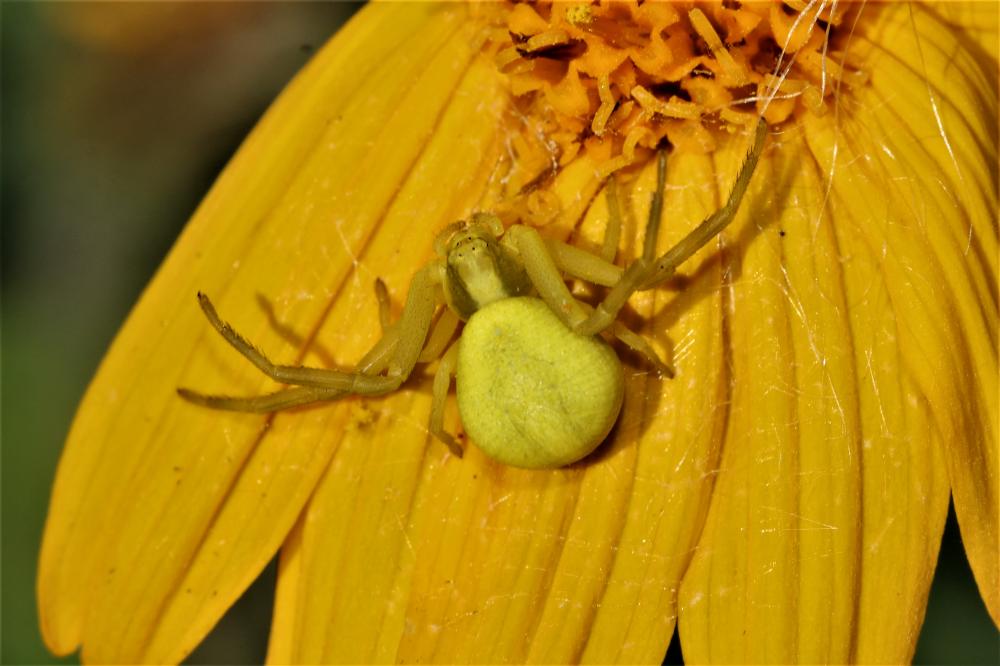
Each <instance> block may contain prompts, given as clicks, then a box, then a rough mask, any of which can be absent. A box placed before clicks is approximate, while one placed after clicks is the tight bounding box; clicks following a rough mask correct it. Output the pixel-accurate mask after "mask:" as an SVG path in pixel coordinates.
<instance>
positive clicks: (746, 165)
mask: <svg viewBox="0 0 1000 666" xmlns="http://www.w3.org/2000/svg"><path fill="white" fill-rule="evenodd" d="M766 137H767V123H766V122H765V121H764V119H763V118H762V119H761V120H760V121H759V122H758V123H757V129H756V132H755V134H754V142H753V145H752V147H751V148H750V151H749V152H748V153H747V156H746V159H745V160H744V162H743V166H742V167H740V171H739V174H738V175H737V176H736V183H735V184H734V185H733V189H732V191H731V192H730V194H729V198H728V200H727V201H726V203H725V205H724V206H723V207H722V208H720V209H719V210H717V211H716V212H715V213H713V214H712V215H710V216H709V217H708V218H706V219H705V220H703V221H702V222H701V224H699V225H698V226H697V227H695V228H694V229H693V230H692V231H691V232H690V233H688V235H687V236H685V237H684V238H683V239H681V241H680V242H678V243H677V244H676V245H675V246H673V247H672V248H670V249H669V250H668V251H667V252H666V253H665V254H663V255H662V256H661V257H660V258H658V259H655V252H656V239H657V236H658V235H659V228H660V216H661V213H662V211H663V190H664V188H665V185H666V156H665V154H664V153H660V159H659V162H658V164H657V174H656V192H655V193H654V194H653V200H652V203H651V205H650V207H649V222H647V224H646V238H645V243H644V245H643V252H642V256H641V257H639V258H638V259H636V260H635V261H634V262H633V263H632V264H631V265H629V267H628V268H626V269H625V272H624V273H623V274H622V277H621V279H620V280H619V281H618V283H617V284H615V285H614V286H613V287H612V288H611V291H610V292H608V295H607V296H606V297H605V299H604V300H603V301H601V303H599V304H598V305H597V307H596V308H594V311H593V312H592V313H591V314H590V316H589V317H587V319H586V320H584V321H582V322H580V323H579V324H577V325H576V326H575V330H576V332H577V333H580V334H581V335H594V334H595V333H599V332H600V331H603V330H604V329H606V328H608V327H609V326H611V325H612V324H613V323H614V321H615V319H616V318H617V317H618V312H619V311H620V310H621V309H622V307H624V305H625V302H626V301H628V299H629V297H630V296H631V295H632V294H633V293H635V292H636V291H638V290H640V289H648V288H650V287H652V286H654V285H656V284H658V283H660V282H662V281H664V280H668V279H670V278H671V277H672V276H673V274H674V272H675V271H676V270H677V267H678V266H680V265H681V264H682V263H684V261H686V260H687V259H688V258H690V257H691V255H693V254H694V253H695V252H697V251H698V250H699V249H701V247H702V246H704V245H705V244H706V243H708V242H709V241H710V240H711V239H712V238H714V237H715V236H716V235H718V234H719V232H721V231H722V230H723V229H724V228H725V227H726V226H727V225H728V224H729V223H730V222H732V220H733V218H734V217H735V216H736V211H737V210H739V207H740V202H741V201H742V200H743V195H744V194H746V190H747V186H749V184H750V178H751V177H752V176H753V173H754V170H755V169H756V168H757V161H758V160H759V159H760V154H761V152H762V151H763V149H764V139H765V138H766Z"/></svg>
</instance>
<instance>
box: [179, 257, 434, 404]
mask: <svg viewBox="0 0 1000 666" xmlns="http://www.w3.org/2000/svg"><path fill="white" fill-rule="evenodd" d="M436 268H437V267H436V266H435V265H433V264H431V265H428V266H425V267H424V268H422V269H421V270H420V271H418V272H417V273H416V275H414V277H413V281H412V282H411V283H410V291H409V294H408V295H407V300H406V305H405V306H404V308H403V314H402V316H401V317H400V320H399V322H397V323H396V325H395V326H392V327H390V328H389V329H387V330H386V333H385V335H384V337H383V338H382V340H380V341H379V342H378V343H376V344H375V347H373V348H372V351H371V352H369V354H367V355H366V357H365V359H368V362H367V364H366V363H365V362H364V360H363V363H362V368H363V369H361V370H360V371H359V370H355V371H354V372H340V371H337V370H327V369H323V368H309V367H303V366H291V365H277V364H275V363H272V362H271V361H270V360H269V359H268V358H267V357H266V356H264V354H263V353H261V352H260V350H258V349H257V348H256V347H254V346H253V345H252V344H250V343H249V342H248V341H247V340H246V339H244V338H243V337H242V336H241V335H240V334H239V333H237V332H236V331H235V330H234V329H233V328H232V326H230V325H229V324H227V323H226V322H224V321H222V319H220V318H219V315H218V313H217V312H216V311H215V307H214V306H213V305H212V303H211V301H210V300H209V299H208V297H207V296H205V295H204V294H198V302H199V303H200V304H201V308H202V310H203V311H204V313H205V316H206V317H207V318H208V320H209V322H210V323H211V324H212V326H213V327H214V328H215V330H216V331H218V332H219V334H220V335H222V337H223V338H225V340H226V341H227V342H228V343H229V344H230V345H232V346H233V348H234V349H236V351H238V352H240V353H241V354H242V355H243V356H244V357H246V358H247V359H248V360H249V361H250V362H251V363H253V364H254V365H255V366H256V367H257V368H258V369H259V370H260V371H261V372H263V373H264V374H266V375H267V376H268V377H270V378H272V379H274V380H275V381H279V382H282V383H286V384H293V385H297V386H296V388H289V389H283V390H280V391H276V392H274V393H270V394H267V395H263V396H253V397H246V398H242V397H231V396H216V395H204V394H201V393H197V392H195V391H192V390H190V389H186V388H179V389H177V392H178V393H179V394H180V395H181V397H183V398H185V399H187V400H189V401H191V402H194V403H197V404H200V405H204V406H207V407H212V408H215V409H225V410H230V411H244V412H272V411H277V410H280V409H288V408H290V407H297V406H300V405H306V404H310V403H314V402H320V401H326V400H335V399H337V398H341V397H344V396H346V395H382V394H385V393H389V392H391V391H394V390H395V389H397V388H399V386H400V385H401V384H402V383H403V382H404V381H405V380H406V378H407V377H409V375H410V373H411V372H412V370H413V367H414V365H416V362H417V359H418V357H419V356H420V352H421V349H423V346H424V340H425V339H426V338H427V333H428V330H429V329H430V325H431V320H432V318H433V316H434V310H435V308H436V307H437V298H436V286H437V280H438V275H439V271H437V270H436ZM379 300H380V301H382V300H383V299H382V297H381V296H380V298H379ZM377 351H382V352H383V353H381V354H380V353H376V352H377ZM390 352H391V353H390ZM386 356H387V357H386ZM373 357H374V358H373ZM365 365H367V367H364V366H365ZM383 369H384V370H385V374H384V375H381V374H378V373H379V372H381V371H382V370H383Z"/></svg>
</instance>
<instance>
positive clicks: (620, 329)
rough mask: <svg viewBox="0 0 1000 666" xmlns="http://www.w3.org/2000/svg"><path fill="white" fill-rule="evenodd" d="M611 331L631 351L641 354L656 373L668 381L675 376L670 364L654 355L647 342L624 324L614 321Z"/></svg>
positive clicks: (651, 347) (654, 352)
mask: <svg viewBox="0 0 1000 666" xmlns="http://www.w3.org/2000/svg"><path fill="white" fill-rule="evenodd" d="M611 331H612V333H614V336H615V337H616V338H618V339H619V340H621V341H622V342H624V343H625V344H626V345H627V346H628V347H629V348H630V349H631V350H632V351H634V352H636V353H638V354H642V356H643V357H644V358H645V359H646V361H647V362H648V363H649V364H650V365H652V366H653V367H654V368H656V369H657V371H658V372H660V373H662V374H664V375H666V376H667V377H669V378H670V379H673V378H674V375H675V374H677V373H676V371H675V370H674V366H673V365H672V364H670V363H667V362H666V361H664V360H663V359H661V358H660V355H659V354H657V353H656V350H655V349H653V346H652V345H651V344H649V340H647V339H646V338H644V337H642V336H641V335H639V334H638V333H636V332H635V331H633V330H631V329H629V328H627V327H626V326H625V324H623V323H621V322H618V321H616V322H615V323H614V325H613V326H612V327H611Z"/></svg>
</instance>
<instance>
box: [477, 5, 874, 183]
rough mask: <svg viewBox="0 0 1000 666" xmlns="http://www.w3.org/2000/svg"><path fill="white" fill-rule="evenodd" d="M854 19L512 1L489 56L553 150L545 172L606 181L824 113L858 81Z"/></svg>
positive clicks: (774, 11) (728, 8) (529, 123)
mask: <svg viewBox="0 0 1000 666" xmlns="http://www.w3.org/2000/svg"><path fill="white" fill-rule="evenodd" d="M850 11H852V9H851V7H850V5H849V4H848V3H815V2H813V3H807V2H799V1H795V0H792V1H785V2H779V1H775V2H736V1H733V0H725V1H721V0H720V1H716V2H641V1H640V0H614V1H609V0H600V1H599V2H593V3H580V2H552V1H551V0H541V1H539V2H537V3H530V4H529V3H517V4H510V5H509V6H508V9H507V11H506V13H505V15H504V18H503V19H501V23H502V28H501V29H498V30H497V31H496V32H495V33H494V44H493V47H494V50H495V54H494V57H495V61H496V64H497V66H498V67H499V68H500V70H501V71H502V72H503V73H504V74H506V76H507V78H508V80H509V86H510V91H511V93H512V96H513V97H514V99H515V104H516V106H517V113H518V118H519V121H520V122H521V123H522V124H524V125H525V126H526V129H527V131H528V132H531V133H534V134H536V135H538V136H545V137H547V138H548V139H549V141H548V143H547V145H546V146H544V148H545V149H546V150H547V152H548V153H549V155H548V156H547V157H548V158H549V160H550V161H553V160H554V161H556V162H557V163H558V164H561V165H565V164H567V163H569V162H570V161H571V160H573V159H574V158H576V157H577V156H579V155H581V154H586V155H589V156H590V157H591V158H592V159H593V160H594V161H595V162H596V163H598V164H600V165H601V166H600V169H601V171H602V172H603V174H605V175H606V174H609V173H611V172H613V171H616V170H618V169H621V168H623V167H625V166H628V165H629V164H632V163H633V162H640V161H644V160H646V159H647V158H648V157H649V151H650V150H652V149H654V148H655V147H656V146H657V145H658V144H660V143H661V142H662V141H663V140H664V139H667V140H669V142H670V143H671V144H673V145H674V146H675V148H677V149H680V150H683V151H686V152H696V153H708V152H711V151H713V150H714V149H715V148H716V138H717V136H718V133H719V131H720V130H722V131H726V132H736V131H739V130H742V129H745V128H752V127H753V125H754V123H756V122H757V118H758V117H760V116H763V117H764V119H765V120H767V122H768V124H770V125H777V124H780V123H783V122H785V121H789V120H794V119H795V118H796V117H798V116H799V115H801V114H803V113H813V114H822V113H825V112H826V111H827V107H828V106H829V103H830V101H831V100H832V98H833V96H834V94H835V93H836V92H837V90H839V89H840V88H841V87H842V85H841V84H844V85H848V86H854V85H860V84H862V83H864V82H865V80H866V75H865V73H864V72H863V71H861V70H860V69H859V68H857V67H855V66H854V64H853V63H851V62H850V61H849V59H848V58H847V57H846V54H845V51H844V50H843V49H842V48H839V46H838V42H837V37H838V30H839V29H840V27H841V26H849V25H850V18H851V17H850V14H849V12H850ZM526 133H527V132H526ZM523 143H530V141H529V140H527V139H526V140H524V141H523ZM540 159H541V158H540Z"/></svg>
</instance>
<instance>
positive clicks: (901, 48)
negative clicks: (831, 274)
mask: <svg viewBox="0 0 1000 666" xmlns="http://www.w3.org/2000/svg"><path fill="white" fill-rule="evenodd" d="M880 18H881V22H880V23H878V24H875V23H872V24H870V25H868V26H866V34H864V35H863V37H862V38H861V40H862V42H867V48H868V49H870V51H869V52H868V53H867V54H866V55H867V57H868V58H869V62H870V63H871V64H870V68H871V71H872V72H873V76H872V88H871V92H872V97H873V98H874V99H878V100H880V101H881V100H882V99H885V98H887V97H889V96H891V97H892V99H893V104H890V105H885V104H881V103H877V104H876V103H872V100H871V99H869V100H868V108H867V110H869V113H868V114H865V115H864V116H862V117H860V118H859V119H858V120H859V122H858V123H857V124H856V125H854V126H845V129H846V130H847V131H848V132H847V136H846V138H847V140H848V145H852V144H853V146H858V145H861V143H862V142H864V141H866V140H870V137H871V136H873V135H875V136H878V141H879V143H880V144H881V146H880V150H879V151H877V152H874V153H873V154H872V156H871V159H872V161H873V162H874V164H873V167H872V168H873V169H876V170H877V171H878V172H880V173H881V174H884V178H885V183H884V185H885V186H881V187H880V188H879V190H880V195H881V196H883V197H885V196H886V193H888V195H889V196H890V197H892V199H890V200H893V199H894V200H896V201H898V202H899V206H898V207H896V208H889V209H887V210H888V211H889V213H890V215H889V216H888V219H887V222H889V224H886V225H884V229H883V225H874V226H869V225H866V226H865V227H864V229H865V231H866V232H867V233H868V234H869V236H870V240H869V242H877V243H881V244H882V245H881V246H882V247H885V248H886V249H887V250H888V252H887V255H886V257H885V266H886V279H887V282H888V284H889V287H890V293H891V295H892V298H893V301H894V303H893V304H894V307H895V308H896V310H897V313H898V315H899V317H900V333H901V335H900V344H901V351H902V352H903V354H904V358H905V361H906V363H907V365H908V366H909V368H910V371H911V372H912V373H913V376H914V378H915V379H916V381H917V384H918V386H919V388H920V390H921V391H922V392H923V393H924V395H925V396H926V398H927V400H928V403H929V406H930V408H931V411H932V412H933V415H934V420H935V424H936V427H937V429H938V431H939V433H940V435H941V437H942V440H943V442H944V443H945V448H944V451H945V461H946V463H947V468H948V474H949V477H950V480H951V486H952V495H953V499H954V502H955V511H956V513H957V515H958V521H959V526H960V527H961V530H962V539H963V542H964V543H965V549H966V553H967V555H968V557H969V562H970V564H971V565H972V570H973V573H974V574H975V576H976V580H977V582H978V584H979V589H980V593H981V594H982V596H983V600H984V601H985V602H986V606H987V608H988V609H989V611H990V614H991V615H992V616H993V620H994V622H995V623H997V624H998V625H1000V565H998V561H997V543H998V540H1000V527H998V511H1000V489H998V484H1000V480H998V475H1000V453H998V437H1000V432H998V428H1000V425H998V419H1000V404H998V403H1000V386H998V373H997V368H998V359H997V347H996V340H997V331H998V311H997V270H998V268H997V258H998V256H1000V252H998V247H1000V246H998V240H1000V239H998V232H997V226H996V211H997V205H998V201H997V189H996V168H997V167H996V165H997V144H996V119H997V113H998V106H997V98H996V95H995V91H996V61H997V60H996V48H997V47H996V43H995V42H994V44H993V53H992V54H991V55H992V57H991V60H992V63H993V64H992V66H989V64H988V63H984V62H983V61H982V60H981V59H980V58H977V57H976V54H975V53H974V52H972V51H970V50H969V49H967V48H966V45H965V44H964V43H963V39H962V34H961V33H956V32H955V31H954V30H953V29H952V28H951V27H950V26H949V25H947V24H945V23H943V22H941V21H940V20H939V18H938V17H937V16H936V15H935V14H934V13H933V12H931V11H925V10H924V9H923V8H922V7H920V6H913V7H911V8H908V9H905V10H897V11H893V12H886V13H885V15H884V16H882V17H880ZM995 25H996V21H995V19H994V21H993V26H994V29H995ZM887 44H889V45H892V48H886V46H885V45H887ZM991 89H992V91H994V92H993V94H992V95H990V94H989V93H984V91H988V90H991ZM890 128H891V131H890Z"/></svg>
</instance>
